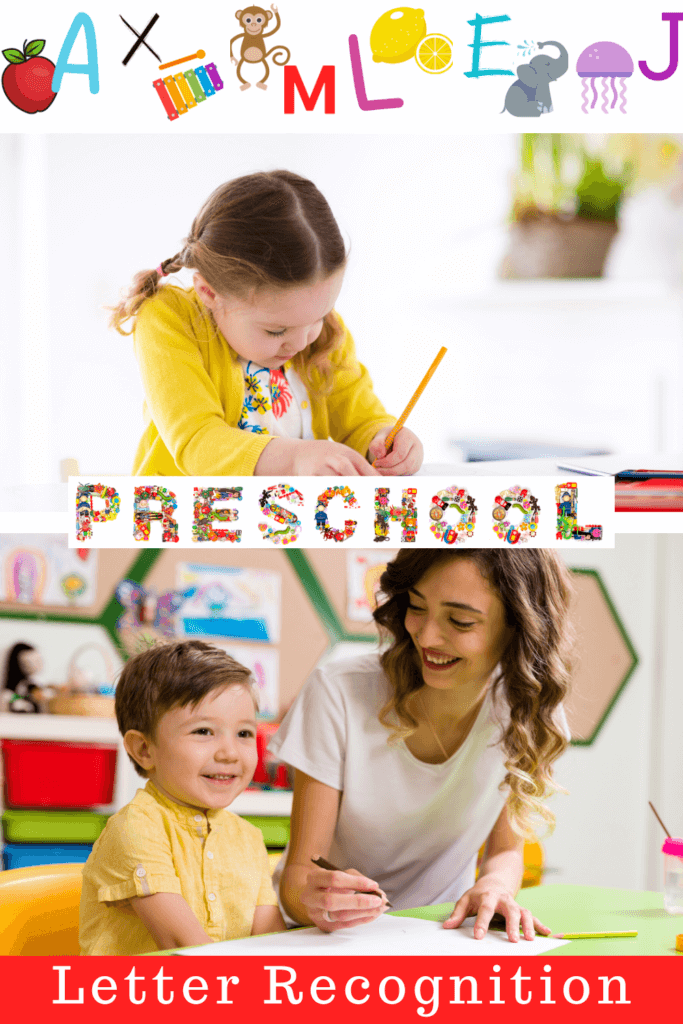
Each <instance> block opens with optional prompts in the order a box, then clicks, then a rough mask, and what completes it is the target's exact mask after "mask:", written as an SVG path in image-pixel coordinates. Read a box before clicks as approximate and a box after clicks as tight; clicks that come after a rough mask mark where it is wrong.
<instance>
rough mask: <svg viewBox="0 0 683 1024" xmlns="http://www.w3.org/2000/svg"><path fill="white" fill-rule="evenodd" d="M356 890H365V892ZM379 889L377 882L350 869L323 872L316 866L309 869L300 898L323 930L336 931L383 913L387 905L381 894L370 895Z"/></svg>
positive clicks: (323, 870) (364, 921) (384, 897)
mask: <svg viewBox="0 0 683 1024" xmlns="http://www.w3.org/2000/svg"><path fill="white" fill-rule="evenodd" d="M359 890H367V895H366V893H365V891H363V892H359ZM378 890H379V886H378V885H377V882H373V881H371V879H369V878H366V877H365V875H361V874H360V873H359V872H358V871H355V870H354V869H353V868H349V869H348V870H347V871H326V870H325V868H318V867H315V868H312V869H311V871H310V872H309V874H308V879H307V881H306V885H305V886H304V888H303V889H302V890H301V893H300V897H299V898H300V900H301V902H302V903H303V905H304V906H305V908H306V910H307V912H308V917H309V918H310V920H311V921H312V922H313V924H315V925H317V926H318V928H320V930H321V931H323V932H336V931H339V930H340V929H341V928H353V927H355V925H357V924H367V923H368V922H369V921H374V920H375V918H376V917H379V916H380V914H383V913H384V911H385V910H386V907H387V898H386V896H385V895H384V893H382V896H381V898H380V897H379V896H371V895H370V893H371V892H377V891H378ZM379 891H381V890H379Z"/></svg>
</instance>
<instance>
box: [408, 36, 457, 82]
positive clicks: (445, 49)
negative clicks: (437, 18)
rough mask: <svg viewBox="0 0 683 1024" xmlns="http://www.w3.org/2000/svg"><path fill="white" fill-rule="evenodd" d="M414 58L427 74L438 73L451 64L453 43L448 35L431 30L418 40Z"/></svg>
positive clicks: (445, 69) (446, 69)
mask: <svg viewBox="0 0 683 1024" xmlns="http://www.w3.org/2000/svg"><path fill="white" fill-rule="evenodd" d="M415 60H416V61H417V64H418V67H420V68H421V69H422V70H423V71H426V72H427V74H428V75H440V74H442V72H444V71H448V69H449V68H450V67H451V66H452V65H453V43H452V42H451V40H450V39H449V38H448V36H444V35H441V33H440V32H433V33H431V35H428V36H425V38H424V39H423V40H422V41H421V42H420V44H419V46H418V47H417V52H416V53H415Z"/></svg>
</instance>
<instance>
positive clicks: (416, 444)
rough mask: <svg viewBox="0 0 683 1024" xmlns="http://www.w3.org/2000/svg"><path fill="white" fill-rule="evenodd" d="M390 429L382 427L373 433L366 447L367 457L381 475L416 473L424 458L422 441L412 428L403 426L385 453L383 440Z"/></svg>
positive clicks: (408, 474)
mask: <svg viewBox="0 0 683 1024" xmlns="http://www.w3.org/2000/svg"><path fill="white" fill-rule="evenodd" d="M392 429H393V428H392V427H384V428H383V429H382V430H380V432H379V434H375V436H374V437H373V439H372V441H371V442H370V447H369V448H368V458H369V459H370V462H372V463H373V465H374V467H375V469H376V470H378V471H379V473H380V474H381V476H411V475H412V474H413V473H417V471H418V469H419V468H420V466H421V465H422V460H423V459H424V451H423V450H422V442H421V441H420V439H419V437H417V436H416V435H415V434H414V433H413V432H412V430H408V428H407V427H403V428H402V429H401V430H399V432H398V434H397V435H396V437H395V438H394V443H393V445H392V447H391V451H390V452H388V453H386V452H385V448H384V442H385V441H386V439H387V437H388V436H389V434H390V433H391V431H392Z"/></svg>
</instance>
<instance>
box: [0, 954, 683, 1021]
mask: <svg viewBox="0 0 683 1024" xmlns="http://www.w3.org/2000/svg"><path fill="white" fill-rule="evenodd" d="M0 972H1V973H0V984H1V986H2V987H1V992H2V1004H1V1006H2V1017H3V1019H4V1020H5V1021H7V1022H8V1024H9V1022H10V1021H13V1022H14V1021H16V1022H19V1021H20V1020H21V1019H22V1018H23V1019H27V1017H28V1019H30V1020H35V1019H37V1015H38V1014H42V1013H45V1015H46V1017H47V1018H48V1019H49V1020H50V1021H55V1020H56V1021H59V1020H64V1021H67V1020H68V1021H77V1020H83V1021H85V1020H88V1019H90V1018H92V1016H93V1014H95V1015H96V1016H97V1017H98V1018H102V1017H103V1018H105V1019H106V1020H107V1021H129V1020H130V1019H131V1018H134V1017H136V1016H137V1015H138V1014H139V1015H140V1018H139V1019H143V1018H144V1020H145V1022H150V1021H164V1022H171V1021H187V1020H188V1018H189V1017H191V1016H192V1014H193V1012H194V1008H195V1007H200V1008H201V1009H200V1010H199V1011H198V1016H201V1018H202V1020H206V1019H207V1016H206V1014H207V1010H208V1011H209V1014H210V1018H209V1019H219V1017H220V1019H221V1020H226V1019H229V1018H231V1017H232V1018H234V1019H237V1018H239V1017H242V1018H243V1019H245V1020H246V1019H250V1020H255V1021H265V1020H268V1021H274V1022H275V1021H282V1022H284V1024H286V1022H290V1021H291V1022H299V1024H300V1022H303V1021H307V1020H310V1019H312V1018H313V1017H315V1018H317V1019H319V1020H324V1021H329V1022H337V1021H347V1020H348V1018H349V1015H350V1014H352V1015H353V1020H354V1024H355V1022H356V1021H360V1022H362V1021H372V1022H373V1024H376V1022H378V1021H391V1022H400V1021H410V1020H416V1019H418V1020H420V1019H427V1018H432V1019H433V1020H443V1019H446V1018H447V1019H449V1020H452V1019H453V1017H454V1015H456V1016H457V1015H458V1014H462V1015H463V1017H465V1018H467V1019H468V1020H481V1021H487V1020H491V1019H493V1017H494V1016H495V1017H496V1018H497V1019H500V1020H504V1021H505V1022H506V1024H509V1022H513V1021H522V1020H524V1021H528V1019H529V1013H530V1012H531V1013H534V1012H538V1013H540V1014H543V1015H544V1014H546V1013H548V1011H549V1013H550V1016H551V1017H552V1019H553V1021H560V1022H562V1021H576V1020H578V1019H579V1018H580V1016H581V1013H582V1010H583V1011H589V1013H590V1019H591V1020H597V1019H604V1020H615V1019H617V1020H619V1021H624V1022H631V1021H634V1022H635V1021H639V1022H642V1021H643V1019H645V1018H646V1015H647V1016H651V1015H653V1014H656V1013H658V1012H659V1013H664V1012H665V1011H668V1012H669V1013H670V1012H671V1011H672V1010H673V1009H674V1008H675V1006H676V1005H677V1004H678V1001H679V998H680V991H681V988H680V986H681V980H682V979H683V964H682V963H680V962H677V960H676V957H543V956H539V957H523V958H522V957H520V958H516V957H512V956H505V957H499V958H496V957H419V956H416V957H382V956H378V957H330V958H326V957H291V958H279V957H273V958H269V957H170V956H167V957H163V958H161V957H160V958H155V957H91V958H88V959H85V958H83V959H78V958H76V957H72V958H70V957H63V958H61V959H57V958H52V957H3V958H2V959H0ZM214 1008H215V1009H214Z"/></svg>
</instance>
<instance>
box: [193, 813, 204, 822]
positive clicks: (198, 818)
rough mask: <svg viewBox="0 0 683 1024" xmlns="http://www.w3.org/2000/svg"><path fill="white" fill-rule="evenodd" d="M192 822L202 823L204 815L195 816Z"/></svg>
mask: <svg viewBox="0 0 683 1024" xmlns="http://www.w3.org/2000/svg"><path fill="white" fill-rule="evenodd" d="M194 820H195V821H204V815H203V814H195V816H194Z"/></svg>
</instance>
